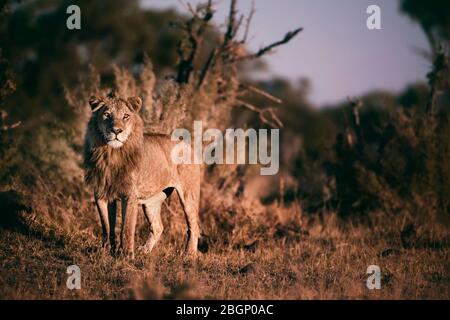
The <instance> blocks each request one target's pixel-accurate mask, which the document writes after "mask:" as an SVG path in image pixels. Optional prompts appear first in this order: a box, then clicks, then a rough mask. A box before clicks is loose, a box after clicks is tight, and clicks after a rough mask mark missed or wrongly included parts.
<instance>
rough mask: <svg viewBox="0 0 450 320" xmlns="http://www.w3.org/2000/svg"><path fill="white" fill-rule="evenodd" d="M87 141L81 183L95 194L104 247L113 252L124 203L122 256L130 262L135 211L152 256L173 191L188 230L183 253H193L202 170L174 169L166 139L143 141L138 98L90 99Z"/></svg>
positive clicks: (170, 144) (192, 167) (152, 137)
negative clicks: (119, 206)
mask: <svg viewBox="0 0 450 320" xmlns="http://www.w3.org/2000/svg"><path fill="white" fill-rule="evenodd" d="M90 104H91V107H92V110H93V113H92V117H91V119H90V121H89V124H88V129H87V133H86V141H85V157H84V158H85V159H84V168H85V180H86V183H87V184H88V185H89V186H91V187H92V189H93V190H94V196H95V201H96V205H97V209H98V212H99V215H100V221H101V224H102V230H103V245H104V246H105V247H111V248H112V250H114V248H115V242H116V241H115V221H116V210H117V201H121V202H122V232H121V251H122V252H123V253H124V254H126V255H129V256H131V257H134V235H135V229H136V220H137V213H138V206H139V205H142V207H143V211H144V214H145V216H146V218H147V220H148V222H149V223H150V230H151V232H150V236H149V239H148V241H147V242H146V244H145V245H144V246H143V247H142V249H143V251H144V252H150V251H151V250H152V249H153V247H154V245H155V244H156V242H157V241H158V240H159V237H160V236H161V233H162V229H163V226H162V222H161V217H160V213H161V204H162V202H163V201H164V199H165V198H166V197H167V195H168V194H170V191H171V190H176V191H177V193H178V196H179V198H180V201H181V204H182V207H183V210H184V213H185V217H186V222H187V225H188V242H187V245H186V251H187V252H188V253H189V254H195V253H196V252H197V242H198V237H199V227H198V207H199V200H200V199H199V198H200V167H199V166H198V165H176V164H173V163H172V161H171V158H170V153H171V150H172V147H173V146H174V144H175V142H172V141H171V140H170V137H169V136H166V135H144V134H143V122H142V119H141V117H140V116H139V109H140V107H141V104H142V102H141V100H140V98H129V99H127V100H125V99H123V98H120V97H116V96H115V95H114V94H111V95H109V96H108V97H93V98H91V100H90Z"/></svg>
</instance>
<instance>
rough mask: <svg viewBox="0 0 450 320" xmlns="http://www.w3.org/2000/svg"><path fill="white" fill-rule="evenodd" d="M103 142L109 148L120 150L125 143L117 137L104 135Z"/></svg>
mask: <svg viewBox="0 0 450 320" xmlns="http://www.w3.org/2000/svg"><path fill="white" fill-rule="evenodd" d="M105 142H106V144H107V145H109V146H110V147H112V148H114V149H115V148H120V147H121V146H123V144H124V143H125V141H123V140H121V139H119V137H118V136H117V135H112V134H108V135H105Z"/></svg>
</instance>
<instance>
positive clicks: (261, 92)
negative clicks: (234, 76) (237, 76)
mask: <svg viewBox="0 0 450 320" xmlns="http://www.w3.org/2000/svg"><path fill="white" fill-rule="evenodd" d="M240 87H241V89H242V90H248V91H250V92H253V93H256V94H259V95H260V96H263V97H264V98H267V99H269V100H270V101H272V102H275V103H277V104H281V103H283V101H282V100H281V99H280V98H277V97H275V96H273V95H271V94H270V93H268V92H266V91H264V90H262V89H259V88H257V87H255V86H252V85H249V86H247V85H243V84H241V85H240Z"/></svg>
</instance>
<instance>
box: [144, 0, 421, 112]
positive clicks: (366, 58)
mask: <svg viewBox="0 0 450 320" xmlns="http://www.w3.org/2000/svg"><path fill="white" fill-rule="evenodd" d="M190 2H191V3H192V4H194V5H195V4H197V3H203V2H204V1H200V0H193V1H190ZM215 2H216V3H217V9H218V10H217V11H218V12H217V14H216V16H215V20H214V21H215V23H216V24H217V25H220V24H223V23H224V21H225V17H226V13H227V11H228V5H229V0H218V1H215ZM142 4H143V6H144V7H149V8H156V9H165V8H170V7H172V8H175V9H177V10H178V11H180V12H184V13H186V9H185V8H184V6H183V5H181V3H180V2H179V1H178V0H142ZM371 4H376V5H379V6H380V8H381V21H382V30H372V31H371V30H368V29H367V27H366V20H367V17H368V15H367V14H366V9H367V7H368V6H369V5H371ZM250 5H251V1H250V0H240V1H239V2H238V8H239V10H240V11H241V12H243V13H247V12H248V11H249V10H250ZM255 5H256V14H255V16H254V18H253V22H252V28H251V31H250V43H249V47H250V48H251V49H253V50H257V49H259V48H260V47H261V46H263V45H266V44H269V43H271V42H273V41H274V40H279V39H281V38H282V37H283V36H284V34H285V32H286V31H288V30H293V29H295V28H297V27H304V31H303V32H302V33H301V34H299V35H298V36H297V38H295V39H294V40H292V42H291V43H289V44H288V45H285V46H282V47H280V48H279V49H278V50H277V52H276V53H275V54H273V55H270V56H267V57H266V61H267V62H268V65H269V68H270V70H268V71H267V73H266V75H267V77H270V76H273V75H279V76H283V77H287V78H289V79H291V80H293V81H295V80H297V79H299V78H300V77H307V78H309V79H310V80H311V81H312V93H311V97H310V98H311V100H312V101H313V103H315V104H317V105H323V104H328V103H330V104H332V103H336V102H339V101H342V100H344V99H346V97H347V96H358V95H362V94H364V93H366V92H368V91H370V90H374V89H388V90H393V91H400V90H402V89H403V88H404V87H405V86H406V85H407V84H408V83H411V82H414V81H417V80H424V78H425V75H426V74H427V72H428V68H429V62H428V61H426V60H424V58H422V57H421V56H419V55H417V54H416V53H415V52H414V50H413V48H414V47H419V48H422V49H428V48H429V46H428V44H427V41H426V39H425V36H424V35H423V33H422V31H421V29H420V27H419V26H418V25H416V24H415V23H413V22H412V21H411V20H410V19H409V17H407V16H405V15H403V14H401V13H400V12H399V10H398V8H399V1H397V0H339V1H335V0H282V1H276V0H256V1H255Z"/></svg>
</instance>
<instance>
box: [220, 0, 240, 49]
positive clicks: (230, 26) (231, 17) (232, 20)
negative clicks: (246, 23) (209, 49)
mask: <svg viewBox="0 0 450 320" xmlns="http://www.w3.org/2000/svg"><path fill="white" fill-rule="evenodd" d="M236 13H237V10H236V0H231V3H230V13H229V14H228V23H227V31H226V33H225V38H224V41H223V44H224V47H226V46H227V45H228V43H229V42H230V41H231V40H232V39H233V35H234V29H235V26H236Z"/></svg>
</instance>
